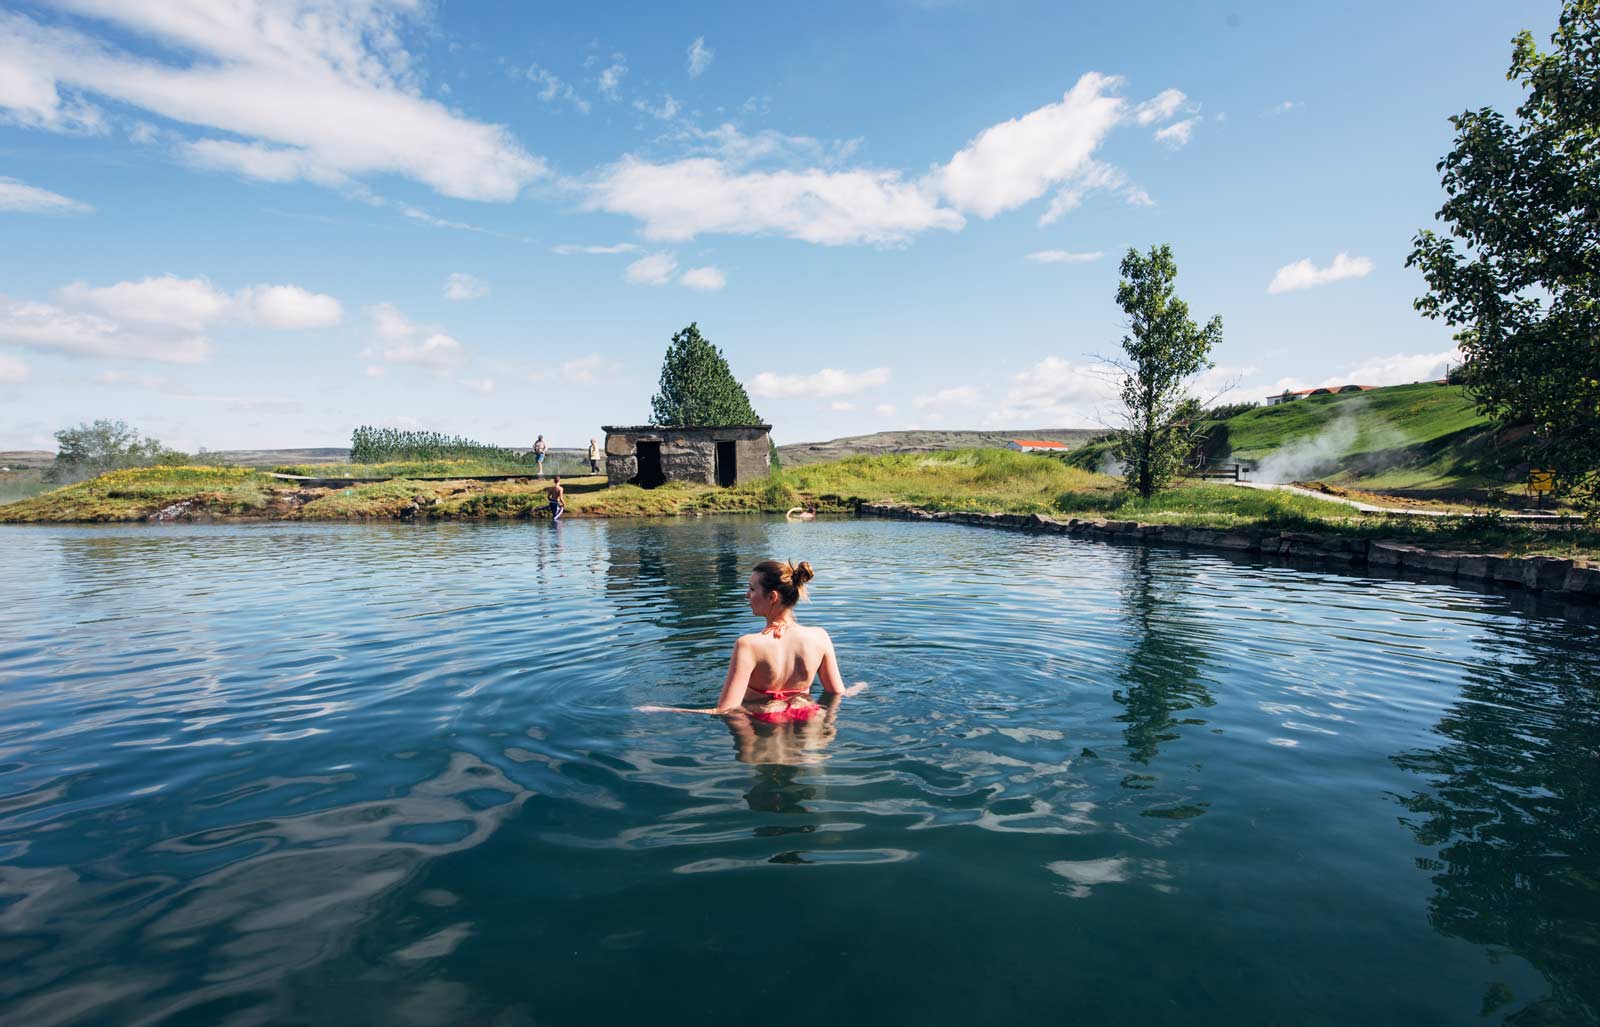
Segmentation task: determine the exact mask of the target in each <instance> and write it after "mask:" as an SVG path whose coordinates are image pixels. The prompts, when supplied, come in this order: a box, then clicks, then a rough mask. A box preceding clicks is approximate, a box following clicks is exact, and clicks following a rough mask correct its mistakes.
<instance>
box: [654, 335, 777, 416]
mask: <svg viewBox="0 0 1600 1027" xmlns="http://www.w3.org/2000/svg"><path fill="white" fill-rule="evenodd" d="M650 418H651V420H652V422H654V423H655V424H681V425H686V426H701V427H704V426H707V425H735V424H760V423H761V418H760V417H759V416H758V415H757V414H756V412H755V408H754V407H752V406H751V405H750V396H749V395H748V394H747V393H746V392H745V391H744V386H743V385H740V384H739V380H738V379H737V378H735V377H734V376H733V371H732V370H731V369H730V368H729V367H728V361H727V360H726V359H724V358H723V356H722V351H721V350H719V349H717V347H715V346H713V345H711V343H710V341H709V340H707V339H706V338H705V337H704V336H702V335H701V334H700V328H699V324H698V322H694V323H691V324H690V325H689V327H687V328H685V329H683V330H682V331H681V332H678V333H677V334H675V335H673V337H672V344H671V345H669V346H668V347H667V356H666V359H665V360H663V361H662V362H661V389H660V391H659V392H657V393H656V394H655V395H654V396H653V397H651V399H650Z"/></svg>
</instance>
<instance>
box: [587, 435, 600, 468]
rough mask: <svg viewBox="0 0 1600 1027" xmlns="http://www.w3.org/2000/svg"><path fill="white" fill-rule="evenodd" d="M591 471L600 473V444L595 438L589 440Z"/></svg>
mask: <svg viewBox="0 0 1600 1027" xmlns="http://www.w3.org/2000/svg"><path fill="white" fill-rule="evenodd" d="M589 473H590V474H599V473H600V446H599V445H598V444H597V443H596V442H595V441H594V439H590V440H589Z"/></svg>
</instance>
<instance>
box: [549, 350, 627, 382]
mask: <svg viewBox="0 0 1600 1027" xmlns="http://www.w3.org/2000/svg"><path fill="white" fill-rule="evenodd" d="M620 370H622V365H621V364H620V363H618V362H617V361H615V360H608V359H607V358H605V357H602V356H601V355H600V354H598V353H590V354H589V355H588V356H584V357H578V358H576V359H574V360H569V361H567V362H566V363H564V364H562V365H561V376H562V377H563V378H565V379H566V380H567V381H569V382H577V383H578V384H580V385H593V384H595V383H596V382H599V381H602V380H605V379H609V378H611V377H613V376H615V375H616V373H617V372H618V371H620Z"/></svg>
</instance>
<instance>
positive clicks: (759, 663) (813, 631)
mask: <svg viewBox="0 0 1600 1027" xmlns="http://www.w3.org/2000/svg"><path fill="white" fill-rule="evenodd" d="M739 641H740V642H742V643H744V644H745V645H747V646H749V647H750V650H751V654H752V656H753V657H754V658H755V665H754V666H753V667H751V668H750V683H749V688H750V690H751V691H752V692H779V691H782V692H792V691H809V690H810V689H811V682H813V681H815V680H816V679H817V673H818V672H819V671H820V670H821V669H822V665H823V662H824V661H825V660H826V659H827V658H828V653H829V652H831V651H832V649H833V643H832V641H831V640H830V639H829V638H828V633H827V632H826V631H824V630H823V629H821V628H808V627H804V626H802V625H799V624H789V625H787V626H786V627H785V628H784V629H783V630H782V632H781V633H780V632H774V631H773V630H771V629H770V628H769V629H768V630H766V631H760V632H754V633H752V634H749V635H745V636H744V637H743V638H741V639H740V640H739ZM754 698H759V696H757V697H754Z"/></svg>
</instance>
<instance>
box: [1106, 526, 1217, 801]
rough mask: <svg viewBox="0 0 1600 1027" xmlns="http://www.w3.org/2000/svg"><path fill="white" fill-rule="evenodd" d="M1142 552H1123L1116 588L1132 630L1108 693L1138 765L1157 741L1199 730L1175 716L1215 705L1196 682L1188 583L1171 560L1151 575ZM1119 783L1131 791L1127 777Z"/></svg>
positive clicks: (1197, 657) (1199, 654)
mask: <svg viewBox="0 0 1600 1027" xmlns="http://www.w3.org/2000/svg"><path fill="white" fill-rule="evenodd" d="M1153 559H1156V557H1154V556H1153V555H1152V554H1151V552H1150V551H1149V550H1147V549H1136V550H1132V551H1130V552H1129V553H1128V561H1129V565H1128V577H1127V581H1126V582H1125V584H1124V585H1123V587H1122V590H1121V597H1122V608H1123V612H1124V616H1125V618H1126V623H1127V625H1128V626H1129V627H1130V628H1131V629H1132V630H1133V633H1134V636H1133V641H1132V642H1131V644H1129V646H1128V651H1127V662H1126V665H1125V666H1124V668H1123V670H1122V672H1121V674H1120V675H1119V680H1120V681H1121V682H1122V685H1123V687H1122V688H1120V689H1118V690H1117V691H1115V692H1113V693H1112V698H1113V699H1115V700H1116V701H1117V702H1118V703H1120V704H1121V705H1122V706H1123V708H1124V712H1123V713H1122V714H1121V715H1119V716H1118V717H1117V719H1118V720H1119V721H1121V722H1122V723H1124V724H1126V725H1127V727H1126V728H1125V729H1124V730H1123V733H1122V737H1123V740H1124V742H1125V743H1126V745H1127V748H1128V752H1129V753H1130V754H1131V755H1132V756H1133V758H1134V759H1135V760H1137V761H1139V762H1140V763H1149V762H1150V761H1151V760H1153V759H1155V757H1156V754H1157V752H1158V751H1159V750H1160V748H1161V744H1162V743H1163V742H1170V741H1173V740H1175V739H1176V738H1178V737H1179V732H1178V730H1177V729H1178V728H1179V727H1180V726H1185V725H1195V726H1199V725H1204V724H1205V721H1204V720H1201V719H1199V718H1195V717H1184V718H1182V719H1179V718H1178V716H1177V715H1178V714H1180V713H1183V712H1185V711H1187V710H1192V709H1194V708H1195V707H1196V706H1211V705H1213V704H1214V703H1215V700H1214V699H1212V698H1211V692H1210V691H1209V690H1208V689H1207V687H1206V683H1205V681H1204V680H1202V678H1201V673H1200V672H1201V668H1202V667H1203V666H1204V665H1205V648H1204V643H1203V642H1202V641H1201V640H1200V639H1199V638H1198V635H1199V631H1198V628H1197V626H1196V625H1195V623H1194V622H1193V620H1192V619H1191V617H1190V615H1189V601H1188V598H1187V593H1188V591H1189V589H1190V588H1192V587H1193V584H1194V583H1193V582H1192V581H1191V580H1188V576H1187V575H1184V574H1183V573H1182V570H1181V568H1182V564H1181V563H1180V564H1178V567H1179V570H1178V573H1176V574H1175V573H1173V570H1174V568H1173V561H1171V560H1170V559H1168V560H1166V561H1163V568H1162V570H1163V573H1162V574H1160V575H1157V574H1156V573H1155V572H1154V571H1153V569H1152V567H1151V561H1152V560H1153ZM1130 777H1131V779H1133V780H1130V781H1128V782H1125V784H1129V785H1130V786H1134V787H1137V786H1138V785H1137V783H1136V781H1137V779H1143V778H1144V775H1131V776H1130Z"/></svg>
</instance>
